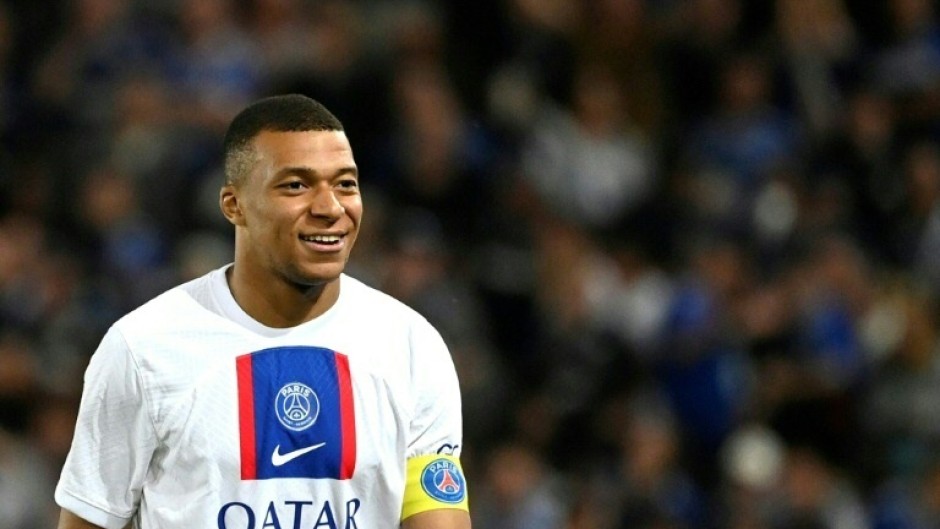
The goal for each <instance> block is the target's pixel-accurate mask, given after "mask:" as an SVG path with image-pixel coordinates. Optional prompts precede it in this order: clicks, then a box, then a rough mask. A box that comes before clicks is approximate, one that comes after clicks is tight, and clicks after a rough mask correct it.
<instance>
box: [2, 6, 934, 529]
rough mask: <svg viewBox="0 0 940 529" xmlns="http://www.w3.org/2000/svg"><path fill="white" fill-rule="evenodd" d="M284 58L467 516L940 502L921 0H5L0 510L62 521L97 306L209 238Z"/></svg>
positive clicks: (854, 517)
mask: <svg viewBox="0 0 940 529" xmlns="http://www.w3.org/2000/svg"><path fill="white" fill-rule="evenodd" d="M284 92H299V93H304V94H307V95H309V96H312V97H314V98H316V99H318V100H320V101H322V102H323V103H324V104H326V105H327V106H328V107H329V108H330V109H332V110H333V111H334V113H336V114H337V116H338V117H339V118H340V119H341V120H342V121H343V122H344V123H345V125H346V128H347V133H348V135H349V137H350V139H351V142H352V145H353V149H354V151H355V156H356V159H357V162H358V163H359V165H360V170H361V174H362V187H363V193H364V200H365V204H366V217H365V222H364V232H363V233H362V235H361V240H360V241H359V243H358V245H357V248H356V251H355V252H354V255H353V260H352V262H351V263H350V270H349V272H350V273H351V274H352V275H354V276H356V277H359V278H360V279H362V280H364V281H365V282H366V283H368V284H371V285H373V286H376V287H378V288H381V289H383V290H385V291H387V292H389V293H391V294H392V295H394V296H395V297H397V298H399V299H401V300H403V301H405V302H406V303H408V304H410V305H411V306H413V307H414V308H416V309H417V310H418V311H419V312H421V313H422V314H424V315H425V316H426V317H427V318H428V319H429V320H430V321H431V322H432V323H434V324H435V325H436V326H437V327H438V328H439V329H440V330H441V332H442V334H443V335H444V337H445V339H446V341H447V342H448V344H449V345H450V347H451V350H452V353H453V356H454V360H455V363H456V365H457V369H458V372H459V375H460V378H461V383H462V390H463V397H464V408H465V446H464V448H463V459H464V466H465V468H466V469H467V473H468V479H469V482H470V484H471V506H472V517H473V520H474V526H475V527H480V528H482V529H928V528H937V527H940V333H938V323H940V322H938V319H940V8H938V6H937V5H936V3H935V2H933V1H932V0H882V1H878V2H871V1H862V0H859V1H853V0H474V1H472V2H463V1H447V0H423V1H422V0H133V1H131V0H45V1H42V2H36V1H34V0H5V1H4V2H3V3H0V527H2V528H11V529H12V528H16V529H38V528H41V527H42V528H48V527H54V526H55V521H54V520H55V518H56V516H57V508H56V507H55V506H54V505H53V503H52V491H53V487H54V485H55V482H56V480H57V478H58V472H59V470H60V468H61V464H62V461H63V458H64V457H65V454H66V453H67V451H68V448H69V444H70V441H71V434H72V427H73V422H74V420H75V413H76V408H77V403H78V398H79V396H80V392H81V387H82V376H83V372H84V368H85V366H86V365H87V361H88V358H89V356H90V355H91V353H92V352H93V351H94V349H95V347H96V346H97V343H98V340H99V339H100V338H101V336H102V335H103V333H104V332H105V330H106V329H107V328H108V326H109V325H110V324H111V323H112V322H113V321H114V320H115V319H117V318H118V317H120V316H121V315H123V314H124V313H125V312H127V311H128V310H131V309H133V308H134V307H136V306H138V305H139V304H140V303H142V302H144V301H146V300H147V299H149V298H150V297H152V296H153V295H155V294H157V293H159V292H161V291H163V290H165V289H166V288H169V287H170V286H172V285H174V284H177V283H179V282H181V281H184V280H187V279H189V278H193V277H195V276H197V275H200V274H202V273H204V272H206V271H208V270H210V269H213V268H215V267H218V266H221V265H222V264H224V263H226V262H228V261H229V259H230V256H231V252H232V247H231V245H232V233H231V228H230V226H228V225H227V224H226V223H225V222H224V219H223V218H222V216H221V214H220V213H219V212H218V206H217V196H218V195H217V193H218V188H219V186H220V184H221V182H222V176H221V165H222V164H221V138H222V135H223V133H224V130H225V126H226V125H227V123H228V121H229V120H230V119H231V118H232V117H233V116H234V114H235V113H236V112H237V111H238V110H239V109H240V108H241V107H242V106H243V105H245V104H246V103H247V102H249V101H251V100H253V99H255V98H258V97H261V96H264V95H269V94H273V93H284Z"/></svg>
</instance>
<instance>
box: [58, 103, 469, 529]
mask: <svg viewBox="0 0 940 529" xmlns="http://www.w3.org/2000/svg"><path fill="white" fill-rule="evenodd" d="M224 147H225V178H226V181H225V184H224V185H223V186H222V190H221V192H220V206H221V209H222V213H223V214H224V215H225V218H227V219H228V220H229V222H231V224H232V225H233V226H234V228H235V257H234V262H233V263H231V264H230V265H227V266H225V267H223V268H221V269H219V270H216V271H213V272H211V273H209V274H207V275H206V276H204V277H201V278H199V279H196V280H194V281H191V282H189V283H186V284H183V285H180V286H178V287H176V288H174V289H171V290H170V291H168V292H166V293H164V294H162V295H160V296H158V297H156V298H155V299H153V300H152V301H150V302H148V303H146V304H144V305H143V306H142V307H140V308H139V309H137V310H135V311H133V312H131V313H130V314H128V315H126V316H124V317H123V318H121V319H120V320H118V321H117V322H116V323H115V324H114V325H113V326H112V327H111V329H110V330H109V331H108V333H107V334H106V335H105V337H104V338H103V340H102V342H101V345H100V346H99V347H98V350H97V351H96V352H95V354H94V355H93V357H92V360H91V363H90V365H89V367H88V370H87V372H86V375H85V388H84V392H83V395H82V404H81V409H80V411H79V418H78V422H77V425H76V433H75V438H74V440H73V443H72V449H71V451H70V453H69V456H68V459H67V460H66V463H65V466H64V468H63V470H62V477H61V479H60V481H59V485H58V487H57V489H56V495H55V496H56V501H57V502H58V503H59V505H60V506H61V507H62V515H61V517H60V522H59V528H60V529H80V528H96V527H100V528H107V529H121V528H123V527H128V526H134V527H138V528H141V529H157V528H160V529H171V528H172V529H178V528H218V529H292V528H293V529H297V528H317V529H366V528H369V529H373V528H374V529H384V528H389V529H391V528H396V527H399V526H401V527H404V528H406V529H467V528H469V527H470V517H469V514H468V509H467V484H466V481H465V479H464V477H463V472H462V470H461V467H460V460H459V455H460V445H461V436H462V424H461V409H460V393H459V389H458V382H457V377H456V374H455V371H454V366H453V362H452V360H451V357H450V354H449V352H448V350H447V347H446V345H445V344H444V342H443V340H442V339H441V337H440V335H439V334H438V332H437V331H436V330H435V329H434V328H433V327H431V325H430V324H429V323H428V322H427V321H426V320H425V319H424V318H423V317H421V316H420V315H418V314H417V313H416V312H414V311H413V310H411V309H409V308H408V307H406V306H404V305H402V304H401V303H399V302H398V301H396V300H394V299H392V298H391V297H389V296H387V295H385V294H382V293H380V292H378V291H376V290H373V289H371V288H369V287H367V286H365V285H364V284H362V283H360V282H359V281H357V280H355V279H353V278H351V277H349V276H347V275H345V274H344V273H343V270H344V268H345V265H346V262H347V260H348V259H349V254H350V252H351V251H352V248H353V246H354V244H355V242H356V236H357V234H358V233H359V227H360V224H361V222H362V217H363V205H362V195H361V194H360V191H359V173H358V170H357V168H356V163H355V159H354V157H353V152H352V148H351V147H350V144H349V140H348V139H347V137H346V135H345V133H344V132H343V126H342V124H341V123H340V122H339V120H337V119H336V117H335V116H333V115H332V114H331V113H330V112H329V111H328V110H327V109H326V108H324V107H323V106H322V105H320V104H319V103H317V102H316V101H314V100H312V99H309V98H307V97H304V96H300V95H285V96H276V97H271V98H266V99H262V100H260V101H258V102H256V103H254V104H252V105H251V106H249V107H248V108H246V109H245V110H244V111H242V112H241V113H240V114H239V115H238V116H236V117H235V119H234V120H233V121H232V123H231V125H230V127H229V130H228V132H227V134H226V137H225V144H224Z"/></svg>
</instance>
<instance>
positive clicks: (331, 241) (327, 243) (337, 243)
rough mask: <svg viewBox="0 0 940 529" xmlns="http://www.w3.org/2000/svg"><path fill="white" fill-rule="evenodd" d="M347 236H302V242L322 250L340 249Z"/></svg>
mask: <svg viewBox="0 0 940 529" xmlns="http://www.w3.org/2000/svg"><path fill="white" fill-rule="evenodd" d="M345 237H346V236H345V235H301V236H300V240H301V241H304V242H305V243H309V244H311V245H312V246H314V247H315V248H318V249H321V250H331V249H339V248H341V247H342V244H343V240H344V239H345Z"/></svg>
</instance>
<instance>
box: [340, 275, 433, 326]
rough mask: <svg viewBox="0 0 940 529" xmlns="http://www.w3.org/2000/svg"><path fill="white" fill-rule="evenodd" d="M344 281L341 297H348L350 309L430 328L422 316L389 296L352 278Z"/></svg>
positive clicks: (366, 315)
mask: <svg viewBox="0 0 940 529" xmlns="http://www.w3.org/2000/svg"><path fill="white" fill-rule="evenodd" d="M342 281H343V283H342V289H343V293H342V294H341V295H343V296H348V297H347V300H346V302H347V303H348V306H349V308H352V309H353V310H356V311H358V312H360V313H361V314H363V316H364V317H373V318H374V317H381V318H385V319H390V320H392V321H394V322H396V323H409V324H412V325H418V326H424V325H427V326H430V323H428V321H427V319H426V318H425V317H424V316H423V315H422V314H420V313H418V311H416V310H414V309H413V308H411V307H410V306H408V305H406V304H405V303H403V302H402V301H400V300H398V299H396V298H394V297H392V296H390V295H389V294H387V293H385V292H382V291H381V290H378V289H377V288H374V287H371V286H369V285H366V284H365V283H363V282H362V281H359V280H358V279H355V278H353V277H351V276H347V275H344V276H343V279H342Z"/></svg>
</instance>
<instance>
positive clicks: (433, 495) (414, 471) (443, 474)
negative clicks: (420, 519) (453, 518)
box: [401, 454, 470, 520]
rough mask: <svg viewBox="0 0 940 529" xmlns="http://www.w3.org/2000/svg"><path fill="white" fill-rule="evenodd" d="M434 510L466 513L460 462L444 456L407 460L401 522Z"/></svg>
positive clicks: (465, 483)
mask: <svg viewBox="0 0 940 529" xmlns="http://www.w3.org/2000/svg"><path fill="white" fill-rule="evenodd" d="M435 509H460V510H462V511H469V510H470V509H469V506H468V504H467V480H466V479H464V477H463V470H462V469H461V468H460V460H459V459H457V458H456V457H455V456H452V455H447V454H431V455H425V456H417V457H412V458H411V459H409V460H408V476H407V478H406V481H405V500H404V503H403V505H402V510H401V519H402V520H404V519H405V518H408V517H410V516H413V515H415V514H418V513H421V512H425V511H433V510H435Z"/></svg>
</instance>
